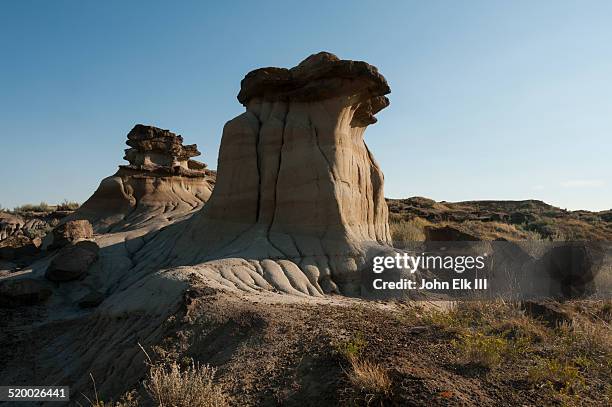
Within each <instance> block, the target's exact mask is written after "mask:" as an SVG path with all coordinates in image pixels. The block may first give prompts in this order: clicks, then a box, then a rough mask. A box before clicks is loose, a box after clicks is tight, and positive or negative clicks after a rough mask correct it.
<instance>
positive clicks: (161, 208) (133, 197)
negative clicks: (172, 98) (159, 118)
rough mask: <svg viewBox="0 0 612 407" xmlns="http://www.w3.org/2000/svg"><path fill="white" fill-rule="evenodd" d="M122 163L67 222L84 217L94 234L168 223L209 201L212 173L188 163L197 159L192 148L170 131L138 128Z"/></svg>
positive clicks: (194, 149) (132, 132)
mask: <svg viewBox="0 0 612 407" xmlns="http://www.w3.org/2000/svg"><path fill="white" fill-rule="evenodd" d="M127 138H128V140H127V142H126V144H127V145H128V146H129V147H130V148H128V149H126V150H125V157H124V159H125V160H127V161H128V162H129V164H128V165H121V166H119V170H118V171H117V173H115V174H114V175H112V176H110V177H108V178H105V179H104V180H102V182H101V183H100V186H99V187H98V189H97V190H96V192H95V193H94V194H93V195H92V196H91V197H90V198H89V199H88V200H87V201H86V202H85V203H84V204H83V205H82V206H81V207H80V208H79V209H78V210H77V211H76V212H75V213H74V214H72V215H71V216H69V217H67V218H66V221H69V220H76V219H85V220H88V221H90V222H91V224H92V225H93V228H94V231H95V232H97V233H109V232H117V231H125V230H132V229H136V228H141V227H144V226H147V225H149V224H151V223H154V224H155V228H159V226H160V225H162V226H163V225H164V224H168V223H169V222H171V221H172V220H175V219H177V218H180V217H181V216H183V215H185V214H188V213H190V212H192V211H194V210H195V209H199V208H200V207H201V206H202V204H203V203H204V202H206V201H207V200H208V198H209V197H210V193H211V191H212V188H213V186H214V180H215V172H214V171H210V170H207V169H206V164H204V163H201V162H198V161H195V160H192V159H191V158H192V157H195V156H198V155H200V152H199V151H198V149H197V146H196V145H195V144H191V145H183V138H182V137H181V136H180V135H176V134H174V133H172V132H170V131H169V130H162V129H159V128H157V127H153V126H145V125H142V124H137V125H136V126H135V127H134V128H133V129H132V130H131V131H130V132H129V133H128V135H127Z"/></svg>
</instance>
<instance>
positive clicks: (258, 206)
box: [176, 52, 391, 294]
mask: <svg viewBox="0 0 612 407" xmlns="http://www.w3.org/2000/svg"><path fill="white" fill-rule="evenodd" d="M241 85H242V86H241V90H240V93H239V95H238V100H239V101H240V102H241V103H242V104H243V105H244V106H245V107H246V112H245V113H243V114H241V115H240V116H238V117H236V118H234V119H232V120H230V121H229V122H227V123H226V125H225V127H224V129H223V138H222V141H221V147H220V151H219V163H218V178H217V183H216V186H215V190H214V193H213V195H212V197H211V199H210V201H209V202H208V203H207V205H206V207H205V208H204V209H203V211H202V212H200V213H199V214H198V215H197V217H195V218H193V219H192V221H191V224H190V225H189V226H188V229H189V231H188V232H187V233H185V235H187V236H189V238H188V239H187V238H185V239H183V240H182V242H180V244H179V245H178V246H177V248H176V253H177V254H178V255H179V256H182V257H183V258H184V259H185V260H184V262H191V263H193V262H198V261H201V260H208V259H215V258H216V259H218V258H226V259H228V258H234V259H246V260H248V261H250V262H251V263H250V264H251V266H250V267H252V268H251V269H250V271H249V274H250V272H251V271H254V272H257V273H259V274H263V276H264V278H265V279H266V280H268V281H269V282H271V283H272V285H273V286H275V287H276V288H279V289H281V290H284V291H287V290H285V288H287V287H289V288H292V287H293V288H295V289H297V290H298V291H301V292H305V293H323V292H330V291H338V290H339V291H341V292H343V293H348V294H359V285H360V282H359V273H358V270H359V269H360V268H361V267H363V266H364V265H365V264H366V261H367V257H368V255H367V252H368V250H370V249H371V248H376V247H378V248H380V246H381V245H382V246H384V245H387V244H388V243H390V241H391V240H390V235H389V228H388V223H387V217H388V213H387V205H386V203H385V200H384V195H383V174H382V172H381V170H380V168H379V166H378V164H377V163H376V161H375V160H374V158H373V156H372V154H371V153H370V151H369V150H368V148H367V146H366V144H365V142H364V139H363V136H364V132H365V129H366V127H367V126H368V125H369V124H372V123H374V122H376V118H375V117H374V114H375V113H377V112H378V111H380V110H381V109H382V108H384V107H386V106H388V104H389V101H388V99H387V98H386V97H385V96H384V95H385V94H387V93H389V92H390V90H389V86H388V85H387V83H386V81H385V78H384V77H383V76H382V75H381V74H379V73H378V70H377V69H376V68H375V67H373V66H371V65H369V64H367V63H365V62H360V61H346V60H340V59H338V58H337V57H336V56H334V55H332V54H329V53H324V52H323V53H319V54H316V55H312V56H310V57H308V58H307V59H306V60H304V61H303V62H301V63H300V64H299V65H298V66H296V67H294V68H292V69H283V68H263V69H258V70H255V71H253V72H251V73H249V74H248V75H247V76H246V77H245V78H244V80H243V81H242V84H241ZM196 242H197V243H196ZM279 259H283V260H279ZM277 260H279V261H277ZM280 280H282V283H281V281H280ZM282 287H284V288H282ZM289 291H291V290H289Z"/></svg>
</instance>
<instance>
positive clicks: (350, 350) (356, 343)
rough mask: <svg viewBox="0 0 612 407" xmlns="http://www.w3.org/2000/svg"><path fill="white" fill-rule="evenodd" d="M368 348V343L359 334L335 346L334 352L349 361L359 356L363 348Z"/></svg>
mask: <svg viewBox="0 0 612 407" xmlns="http://www.w3.org/2000/svg"><path fill="white" fill-rule="evenodd" d="M366 346H368V341H366V340H365V339H364V338H363V335H362V334H361V333H357V334H356V335H355V336H353V337H352V338H351V339H349V340H347V341H343V342H340V343H338V344H336V346H335V348H336V352H338V353H339V354H340V355H342V356H344V357H345V358H346V359H348V360H351V359H354V358H357V357H359V356H361V354H362V353H363V350H364V349H365V347H366Z"/></svg>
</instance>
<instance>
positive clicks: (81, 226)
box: [49, 219, 93, 250]
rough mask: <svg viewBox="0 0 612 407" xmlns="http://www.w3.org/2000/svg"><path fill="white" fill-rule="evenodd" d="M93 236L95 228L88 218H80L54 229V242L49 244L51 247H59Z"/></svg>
mask: <svg viewBox="0 0 612 407" xmlns="http://www.w3.org/2000/svg"><path fill="white" fill-rule="evenodd" d="M92 237H93V228H92V227H91V223H89V221H88V220H85V219H80V220H71V221H67V222H65V223H62V224H60V225H58V226H57V227H56V228H55V229H53V243H52V244H51V245H50V246H49V249H50V250H54V249H59V248H61V247H64V246H66V245H68V244H73V243H76V242H78V241H80V240H85V239H91V238H92Z"/></svg>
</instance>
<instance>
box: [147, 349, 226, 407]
mask: <svg viewBox="0 0 612 407" xmlns="http://www.w3.org/2000/svg"><path fill="white" fill-rule="evenodd" d="M214 377H215V369H214V368H211V367H209V366H208V365H204V366H201V365H199V364H197V363H195V362H194V361H193V360H192V361H191V363H190V364H189V365H187V367H185V368H181V366H179V365H178V364H177V363H176V362H172V363H164V364H158V365H153V366H151V370H150V372H149V377H148V379H147V380H146V381H145V382H144V383H143V385H144V388H145V389H146V391H147V392H148V393H149V396H150V397H151V398H152V399H153V400H154V402H155V403H156V405H157V406H159V407H174V406H190V407H221V406H228V405H229V400H228V397H227V396H226V395H225V394H224V393H223V391H222V389H221V387H220V386H219V385H217V384H215V383H214V382H213V380H214Z"/></svg>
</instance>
